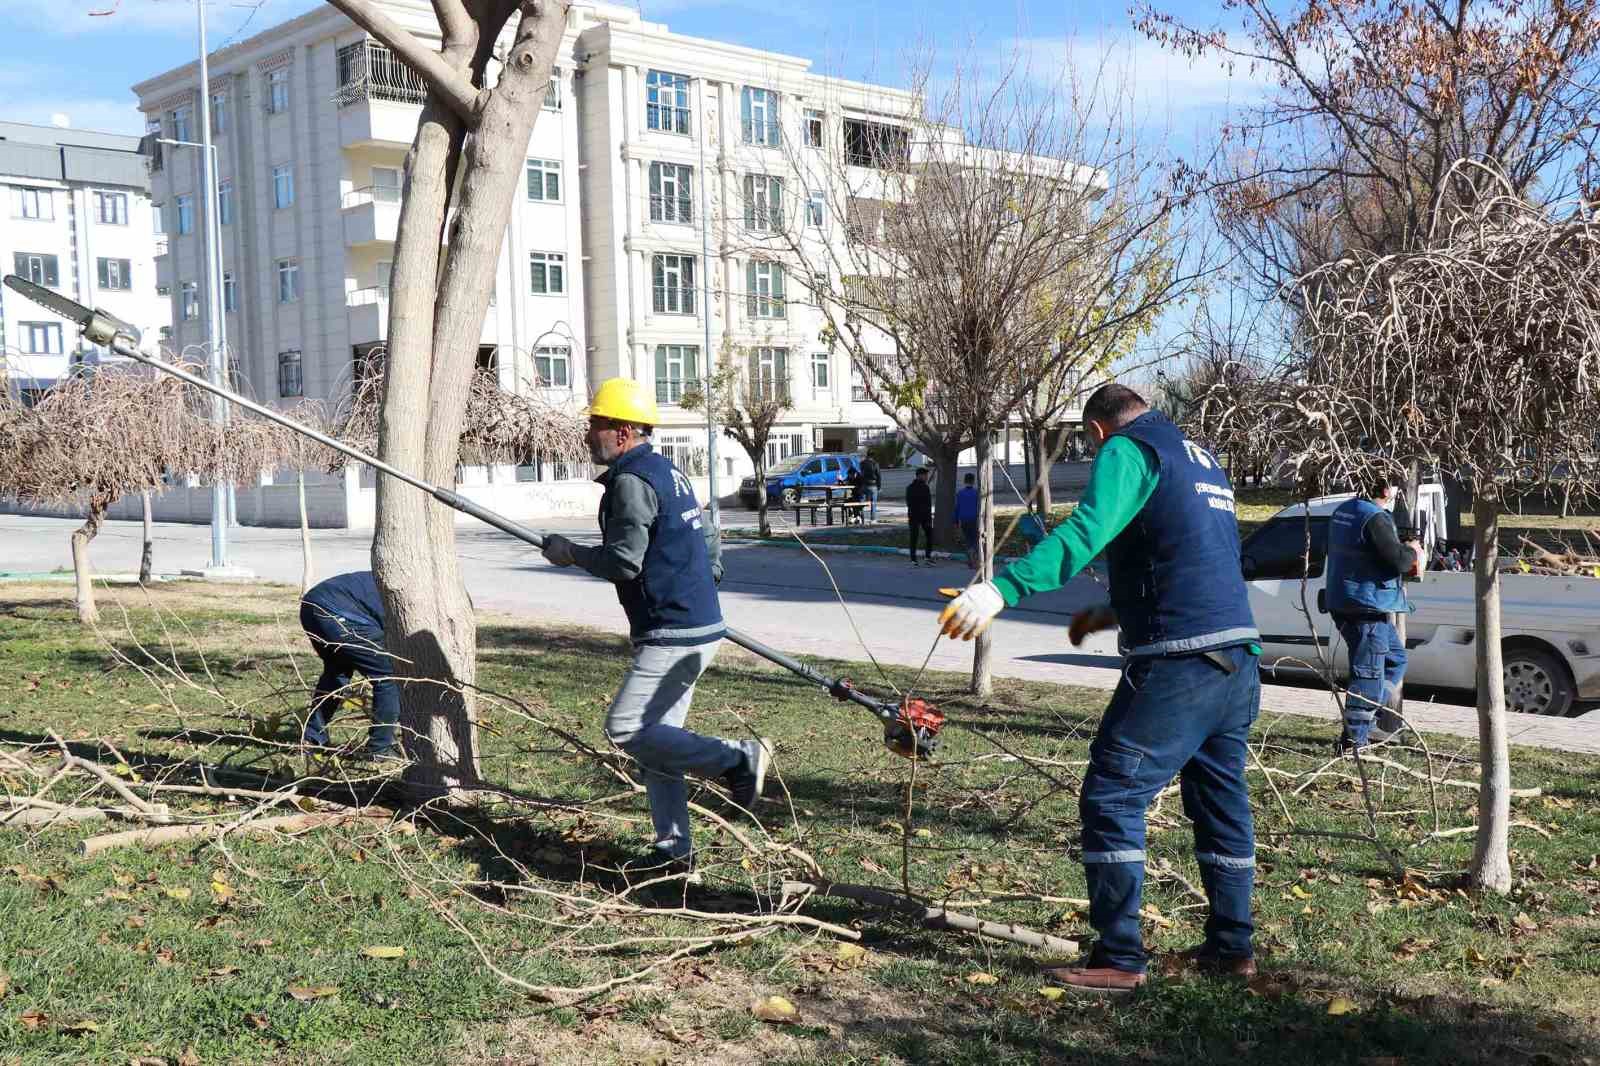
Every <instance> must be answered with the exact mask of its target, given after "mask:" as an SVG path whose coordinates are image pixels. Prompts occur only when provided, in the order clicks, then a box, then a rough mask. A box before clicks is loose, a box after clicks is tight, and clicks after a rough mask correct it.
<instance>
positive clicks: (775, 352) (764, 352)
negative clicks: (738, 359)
mask: <svg viewBox="0 0 1600 1066" xmlns="http://www.w3.org/2000/svg"><path fill="white" fill-rule="evenodd" d="M750 387H751V390H752V391H753V392H754V393H755V395H756V396H757V397H759V398H760V399H763V400H778V401H783V402H787V401H788V399H789V349H787V348H769V347H766V346H765V345H763V346H761V347H759V348H757V349H756V350H755V351H753V352H751V353H750Z"/></svg>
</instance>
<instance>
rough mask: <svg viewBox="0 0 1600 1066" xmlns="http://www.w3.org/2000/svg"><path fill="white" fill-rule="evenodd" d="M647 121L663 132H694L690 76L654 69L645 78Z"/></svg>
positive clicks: (645, 111) (649, 124) (645, 120)
mask: <svg viewBox="0 0 1600 1066" xmlns="http://www.w3.org/2000/svg"><path fill="white" fill-rule="evenodd" d="M644 122H645V125H646V126H648V127H649V128H650V129H653V130H661V131H662V132H663V133H683V134H687V133H689V132H690V129H691V127H690V124H689V75H687V74H669V73H667V72H666V71H664V70H652V71H649V72H648V73H646V74H645V76H644Z"/></svg>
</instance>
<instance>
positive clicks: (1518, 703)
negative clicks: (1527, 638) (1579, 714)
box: [1505, 644, 1577, 718]
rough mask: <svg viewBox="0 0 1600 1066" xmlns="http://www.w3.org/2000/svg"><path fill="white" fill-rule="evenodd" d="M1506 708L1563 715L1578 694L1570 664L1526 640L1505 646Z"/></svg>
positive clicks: (1519, 712) (1569, 712) (1531, 712)
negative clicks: (1569, 671) (1568, 667)
mask: <svg viewBox="0 0 1600 1066" xmlns="http://www.w3.org/2000/svg"><path fill="white" fill-rule="evenodd" d="M1505 688H1506V710H1508V711H1515V712H1516V713H1518V714H1546V715H1553V716H1555V717H1558V718H1564V717H1566V716H1567V715H1569V714H1571V713H1572V705H1573V703H1574V702H1575V700H1576V698H1577V693H1576V692H1575V691H1574V689H1573V684H1572V678H1571V676H1570V675H1568V673H1567V666H1566V664H1565V663H1563V662H1562V661H1561V660H1560V659H1558V658H1557V657H1556V656H1555V655H1553V654H1551V653H1550V652H1548V651H1546V650H1544V649H1543V648H1539V647H1535V646H1532V645H1527V644H1518V645H1513V646H1511V647H1509V648H1507V649H1506V650H1505Z"/></svg>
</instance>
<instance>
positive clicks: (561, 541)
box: [544, 533, 578, 566]
mask: <svg viewBox="0 0 1600 1066" xmlns="http://www.w3.org/2000/svg"><path fill="white" fill-rule="evenodd" d="M544 559H545V562H547V563H550V564H552V565H554V566H571V565H572V564H574V563H576V562H577V561H578V560H577V557H576V556H574V555H573V554H572V541H570V540H568V539H567V538H566V537H563V536H561V534H559V533H552V534H550V535H549V536H548V537H545V538H544Z"/></svg>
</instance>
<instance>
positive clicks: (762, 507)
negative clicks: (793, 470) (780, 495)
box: [750, 448, 772, 537]
mask: <svg viewBox="0 0 1600 1066" xmlns="http://www.w3.org/2000/svg"><path fill="white" fill-rule="evenodd" d="M750 459H751V461H752V462H754V463H755V467H756V532H757V533H759V534H760V535H761V536H763V537H770V536H772V522H771V521H770V520H768V518H767V505H768V504H769V503H771V502H772V501H771V500H769V499H767V450H766V448H762V449H761V450H760V451H759V452H757V453H756V454H755V455H752V456H750Z"/></svg>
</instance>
